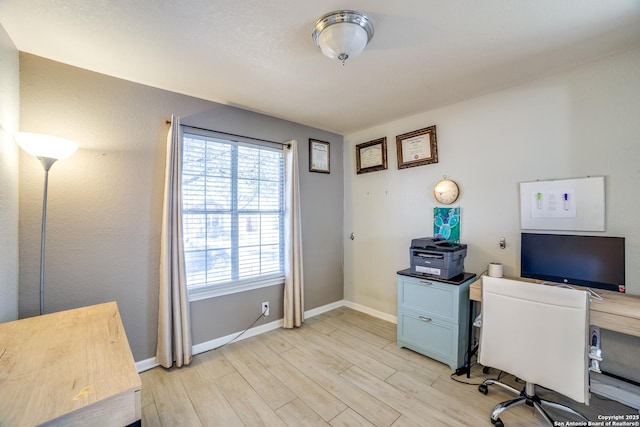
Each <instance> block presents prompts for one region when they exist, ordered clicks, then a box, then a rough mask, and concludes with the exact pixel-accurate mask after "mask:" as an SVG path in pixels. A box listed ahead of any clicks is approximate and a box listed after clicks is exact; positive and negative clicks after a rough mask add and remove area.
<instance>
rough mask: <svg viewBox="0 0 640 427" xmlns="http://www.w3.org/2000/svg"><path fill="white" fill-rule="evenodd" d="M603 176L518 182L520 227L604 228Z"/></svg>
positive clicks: (547, 228) (524, 228)
mask: <svg viewBox="0 0 640 427" xmlns="http://www.w3.org/2000/svg"><path fill="white" fill-rule="evenodd" d="M604 201H605V199H604V177H603V176H600V177H588V178H578V179H557V180H550V181H534V182H522V183H520V228H521V229H523V230H527V229H529V230H571V231H605V223H604V219H605V218H604V210H605V206H604Z"/></svg>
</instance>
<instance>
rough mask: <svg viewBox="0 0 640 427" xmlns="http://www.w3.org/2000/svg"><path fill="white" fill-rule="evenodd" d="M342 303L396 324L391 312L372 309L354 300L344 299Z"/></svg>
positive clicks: (396, 318) (396, 319) (396, 321)
mask: <svg viewBox="0 0 640 427" xmlns="http://www.w3.org/2000/svg"><path fill="white" fill-rule="evenodd" d="M344 305H345V306H346V307H349V308H352V309H354V310H357V311H361V312H363V313H365V314H368V315H370V316H373V317H377V318H378V319H382V320H386V321H387V322H391V323H395V324H396V325H397V324H398V317H397V316H392V315H391V314H387V313H383V312H382V311H378V310H374V309H373V308H369V307H366V306H364V305H360V304H356V303H355V302H351V301H345V302H344Z"/></svg>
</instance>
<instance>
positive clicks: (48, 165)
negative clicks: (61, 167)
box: [38, 157, 56, 314]
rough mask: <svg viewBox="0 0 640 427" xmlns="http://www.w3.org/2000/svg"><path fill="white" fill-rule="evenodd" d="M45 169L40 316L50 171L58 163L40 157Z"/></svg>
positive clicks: (42, 300) (41, 238)
mask: <svg viewBox="0 0 640 427" xmlns="http://www.w3.org/2000/svg"><path fill="white" fill-rule="evenodd" d="M38 159H40V163H42V167H43V168H44V195H43V198H42V230H41V232H40V314H44V242H45V237H46V229H47V189H48V187H49V169H51V166H53V164H54V163H55V162H56V159H52V158H51V157H38Z"/></svg>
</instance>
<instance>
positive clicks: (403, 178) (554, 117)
mask: <svg viewBox="0 0 640 427" xmlns="http://www.w3.org/2000/svg"><path fill="white" fill-rule="evenodd" d="M638 70H640V50H634V51H630V52H627V53H625V54H621V55H617V56H614V57H610V58H607V59H604V60H601V61H599V62H595V63H591V64H588V65H585V66H582V67H580V68H576V69H573V70H570V71H567V72H564V73H561V74H558V75H554V76H551V77H548V78H545V79H542V80H538V81H535V82H531V83H529V84H526V85H522V86H518V87H514V88H511V89H508V90H504V91H500V92H496V93H493V94H489V95H486V96H482V97H479V98H475V99H471V100H468V101H465V102H461V103H458V104H455V105H452V106H448V107H445V108H440V109H436V110H432V111H427V112H424V113H422V114H418V115H415V116H411V117H407V118H404V119H401V120H397V121H393V122H390V123H386V124H382V125H379V126H376V127H373V128H370V129H365V130H362V131H360V132H356V133H352V134H349V135H346V136H345V146H344V147H345V154H344V159H345V160H344V164H345V229H344V245H345V299H347V300H349V301H352V302H354V303H357V304H361V305H364V306H366V307H369V308H372V309H375V310H378V311H381V312H383V313H387V314H391V315H395V314H396V276H395V273H396V271H398V270H402V269H404V268H407V267H408V266H409V246H410V243H411V239H412V238H415V237H423V236H432V235H433V225H432V212H433V208H434V207H435V206H436V203H435V200H434V198H433V195H432V194H433V186H434V184H435V183H436V182H437V181H438V180H440V179H442V177H443V175H446V176H447V177H449V178H451V179H453V180H455V181H456V182H457V183H458V184H459V186H460V189H461V196H460V198H459V199H458V201H457V202H456V203H455V204H454V205H453V206H459V207H460V208H461V212H462V223H461V242H462V243H466V244H467V245H468V255H467V258H466V261H465V269H466V271H470V272H474V273H478V274H480V273H482V272H483V271H484V270H485V269H486V268H487V264H488V263H489V262H491V261H494V262H501V263H503V264H504V265H505V274H507V275H517V274H519V272H520V265H519V254H520V242H519V236H520V225H519V192H518V184H519V183H520V182H523V181H533V180H537V179H561V178H576V177H585V176H605V177H606V178H605V186H606V187H605V191H606V232H605V233H600V234H602V235H615V236H624V237H626V239H627V240H626V251H627V255H626V283H627V292H629V293H631V294H640V221H638V219H637V218H638V212H640V197H638V194H637V187H638V184H640V120H639V117H640V115H639V114H640V78H638V75H639V74H638ZM431 125H436V126H437V137H438V154H439V163H437V164H433V165H427V166H420V167H415V168H409V169H403V170H398V168H397V163H396V142H395V137H396V135H400V134H402V133H406V132H409V131H413V130H416V129H421V128H423V127H426V126H431ZM384 136H386V137H387V142H388V147H387V149H388V153H387V154H388V160H389V161H388V163H389V169H388V170H386V171H379V172H372V173H368V174H363V175H356V173H355V158H354V156H355V149H354V147H355V145H356V144H360V143H363V142H366V141H370V140H372V139H376V138H380V137H384ZM351 232H354V233H355V235H356V238H355V240H353V241H351V240H350V239H349V238H348V236H349V234H350V233H351ZM586 234H593V233H586ZM500 237H505V238H506V242H507V247H506V249H504V250H501V249H499V246H498V241H499V238H500Z"/></svg>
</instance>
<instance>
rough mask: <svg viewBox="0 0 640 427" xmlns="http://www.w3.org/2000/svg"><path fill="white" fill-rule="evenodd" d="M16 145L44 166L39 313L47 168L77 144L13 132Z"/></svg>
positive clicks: (72, 149) (42, 302)
mask: <svg viewBox="0 0 640 427" xmlns="http://www.w3.org/2000/svg"><path fill="white" fill-rule="evenodd" d="M15 139H16V141H17V142H18V145H20V147H21V148H22V149H23V150H24V151H26V152H27V153H29V154H31V155H32V156H35V157H37V158H38V159H39V160H40V163H42V167H43V168H44V195H43V199H42V231H41V235H40V314H43V313H44V241H45V230H46V226H47V187H48V184H49V169H51V166H53V164H54V163H55V162H56V160H60V159H65V158H67V157H69V156H70V155H72V154H73V153H75V152H76V150H77V149H78V144H76V143H74V142H71V141H67V140H66V139H62V138H58V137H55V136H49V135H42V134H39V133H30V132H18V133H16V134H15Z"/></svg>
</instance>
